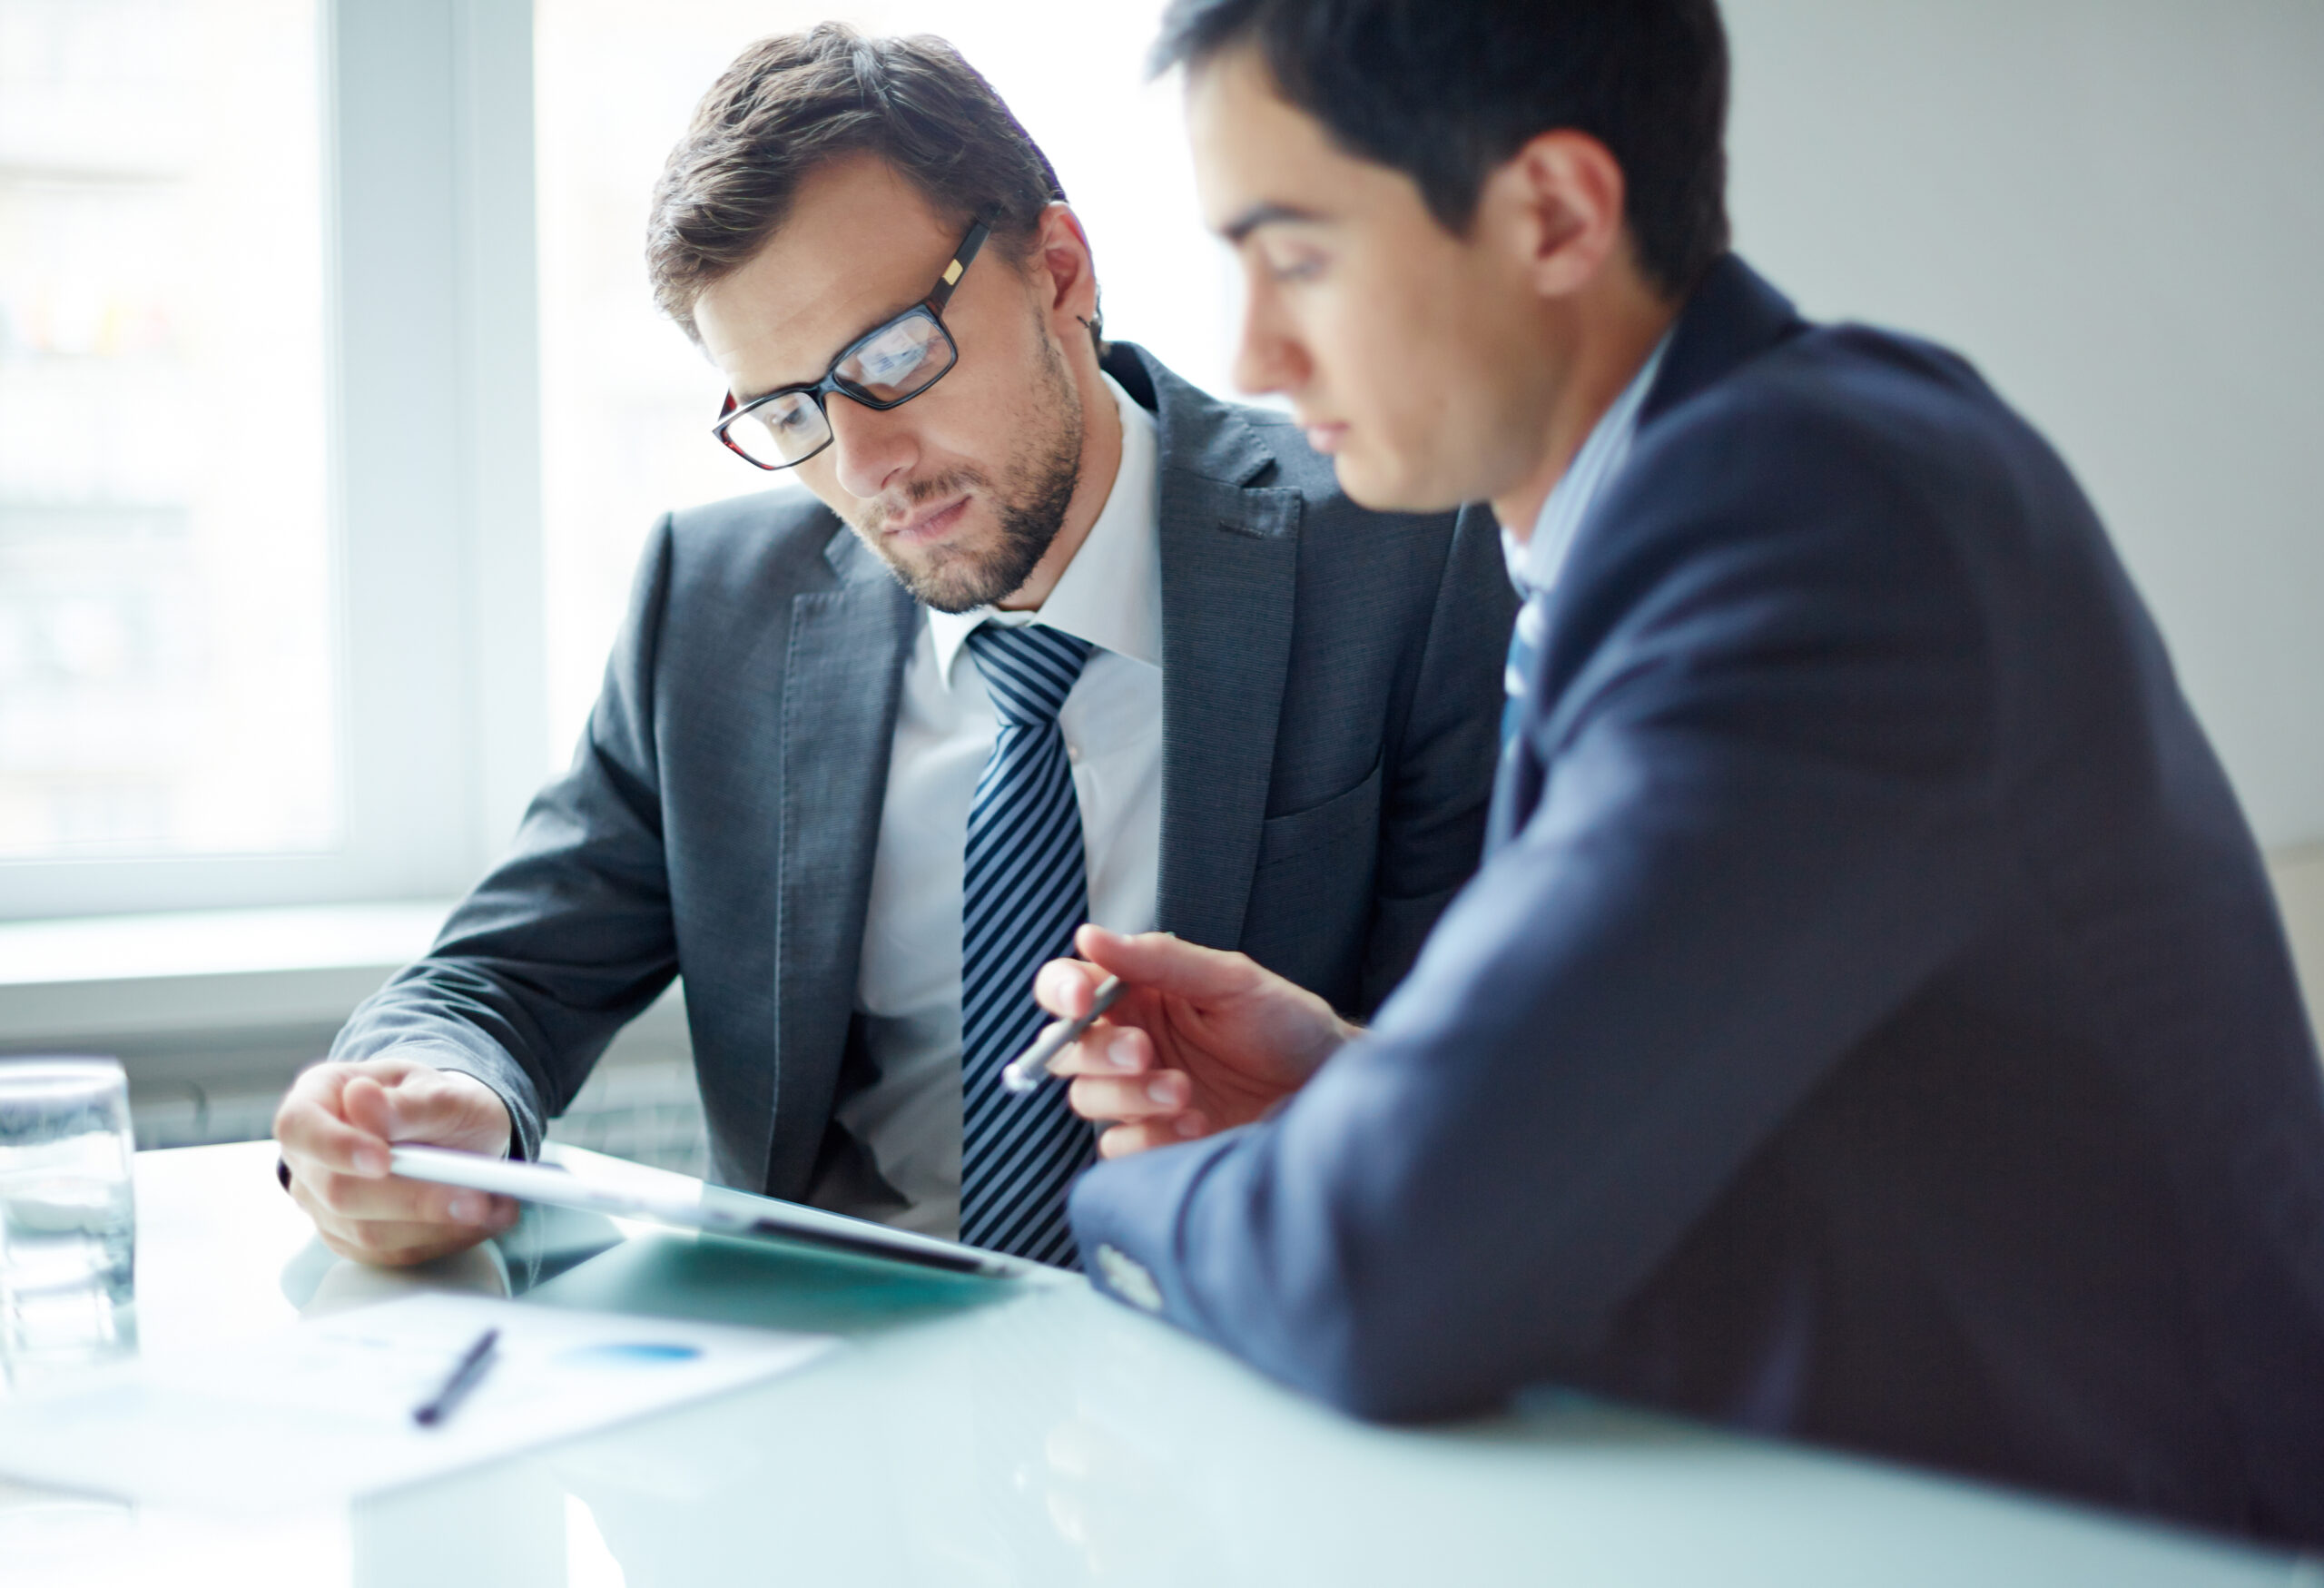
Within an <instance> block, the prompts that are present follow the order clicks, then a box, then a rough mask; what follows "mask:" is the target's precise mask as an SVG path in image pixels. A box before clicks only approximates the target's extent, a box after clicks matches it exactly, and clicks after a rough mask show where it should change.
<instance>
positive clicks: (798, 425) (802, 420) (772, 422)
mask: <svg viewBox="0 0 2324 1588" xmlns="http://www.w3.org/2000/svg"><path fill="white" fill-rule="evenodd" d="M813 406H814V405H813V404H812V403H807V402H779V403H776V404H775V405H774V411H773V412H772V413H770V412H768V411H767V410H766V409H760V410H759V419H760V421H761V422H762V423H763V424H764V425H765V426H766V428H767V429H770V430H773V432H774V433H775V434H776V435H778V436H779V435H782V434H783V432H784V431H786V430H787V431H790V432H792V433H793V434H796V433H797V432H798V431H801V430H803V429H806V428H807V410H808V409H811V408H812V407H813Z"/></svg>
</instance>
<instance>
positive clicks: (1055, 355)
mask: <svg viewBox="0 0 2324 1588" xmlns="http://www.w3.org/2000/svg"><path fill="white" fill-rule="evenodd" d="M1041 351H1042V354H1043V357H1042V360H1041V364H1042V368H1041V370H1040V373H1039V376H1038V377H1037V380H1038V382H1039V385H1040V386H1041V387H1042V388H1044V389H1045V390H1043V391H1042V393H1041V397H1042V400H1041V401H1040V403H1039V405H1038V407H1037V408H1036V409H1035V412H1034V415H1033V428H1032V429H1031V431H1030V432H1029V433H1028V434H1027V435H1026V436H1025V438H1024V439H1023V441H1022V443H1021V444H1020V445H1019V447H1018V449H1017V453H1016V456H1014V457H1013V458H1011V459H1009V469H1008V473H1007V475H1006V476H1005V478H1004V482H1003V484H1001V485H1000V486H996V485H994V483H993V482H992V480H991V479H990V478H989V477H988V476H987V475H986V474H985V473H984V472H983V471H982V470H981V469H973V468H971V469H954V470H953V471H951V472H950V473H949V474H947V475H944V476H943V477H941V478H938V479H933V480H928V481H924V482H922V483H921V484H920V485H917V486H915V487H914V488H912V490H911V503H912V505H913V506H914V507H918V506H919V505H920V504H921V503H922V502H927V501H934V500H941V499H942V498H945V497H949V496H952V495H955V494H956V493H958V492H960V490H962V489H965V488H969V487H972V486H981V487H983V488H985V491H986V493H987V495H988V496H989V498H990V500H991V502H992V505H993V511H994V513H995V515H996V516H997V517H998V518H1000V540H999V542H998V543H997V544H995V545H993V546H991V547H989V548H985V549H983V550H978V551H970V550H960V549H955V548H953V547H938V548H937V549H936V551H935V554H934V555H933V556H932V557H930V558H929V560H928V561H927V562H925V563H922V564H920V565H918V566H911V565H908V564H906V563H905V562H904V561H903V560H902V559H901V558H899V557H894V556H891V554H890V553H889V552H888V550H887V548H886V546H885V544H884V542H883V540H882V538H881V536H880V534H879V533H878V531H877V530H870V531H866V532H865V535H864V538H866V539H868V540H869V541H871V543H872V549H873V550H875V551H877V552H879V554H880V556H881V560H883V561H884V562H886V563H887V565H888V567H889V569H890V570H891V572H893V573H894V575H895V576H896V577H897V578H898V579H899V580H900V581H901V582H902V584H903V587H904V588H905V589H907V590H910V591H911V594H912V597H913V598H914V599H915V600H918V601H920V602H921V603H922V604H923V605H925V606H929V607H934V608H936V610H937V611H939V612H966V611H969V610H970V609H971V608H972V607H990V606H991V605H992V604H993V603H994V602H996V601H999V600H1000V599H1001V598H1002V597H1006V596H1008V595H1009V593H1010V592H1012V591H1014V590H1017V589H1019V587H1022V586H1023V585H1024V583H1025V581H1026V580H1027V579H1028V578H1029V577H1031V576H1032V572H1033V569H1034V568H1035V567H1038V566H1039V563H1040V560H1041V558H1042V557H1045V556H1047V555H1048V554H1049V547H1051V546H1052V545H1054V544H1055V543H1056V541H1057V536H1058V531H1059V529H1061V528H1064V525H1065V510H1066V508H1068V506H1070V505H1071V503H1072V501H1073V493H1074V491H1075V490H1076V489H1077V488H1078V487H1079V486H1080V484H1081V393H1080V392H1079V391H1078V390H1076V389H1075V387H1074V384H1073V376H1072V374H1071V372H1070V371H1069V370H1067V368H1066V364H1065V360H1064V358H1063V357H1062V356H1060V355H1059V352H1058V350H1057V349H1056V348H1055V347H1054V346H1053V345H1051V344H1050V343H1049V341H1048V340H1047V339H1046V338H1044V339H1043V340H1042V344H1041Z"/></svg>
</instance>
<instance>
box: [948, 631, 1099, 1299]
mask: <svg viewBox="0 0 2324 1588" xmlns="http://www.w3.org/2000/svg"><path fill="white" fill-rule="evenodd" d="M969 654H970V656H974V657H975V658H976V663H977V670H978V671H979V672H980V673H982V674H983V675H984V684H985V690H986V693H988V694H989V695H991V696H992V705H993V709H994V711H996V712H997V713H998V714H999V715H1000V733H999V734H998V735H996V736H995V737H994V739H993V744H992V758H991V759H990V760H989V761H987V762H986V763H985V767H984V775H983V776H981V777H980V778H979V779H978V780H977V792H976V798H975V800H974V802H973V803H972V804H970V807H969V838H968V853H967V861H968V864H967V868H966V875H965V879H964V880H965V886H964V888H963V889H962V893H961V899H960V1076H961V1080H960V1092H961V1114H960V1238H961V1239H962V1240H964V1241H966V1242H968V1243H969V1244H970V1245H971V1246H980V1247H985V1248H989V1249H990V1250H993V1251H1001V1252H1009V1253H1010V1254H1012V1255H1014V1256H1017V1257H1023V1258H1033V1259H1035V1260H1036V1261H1038V1262H1044V1263H1055V1264H1059V1265H1060V1266H1064V1265H1069V1264H1071V1263H1072V1261H1073V1258H1074V1250H1073V1230H1072V1228H1071V1227H1070V1226H1069V1225H1068V1223H1067V1222H1066V1216H1065V1193H1066V1189H1067V1188H1068V1186H1069V1185H1071V1184H1072V1181H1073V1177H1074V1176H1075V1175H1077V1174H1078V1173H1080V1172H1081V1170H1082V1169H1083V1168H1084V1167H1085V1166H1087V1165H1088V1162H1089V1160H1090V1159H1091V1158H1092V1157H1093V1156H1094V1155H1095V1151H1096V1147H1097V1136H1096V1134H1095V1132H1094V1131H1093V1129H1092V1128H1091V1127H1090V1125H1089V1123H1088V1121H1087V1120H1085V1119H1079V1118H1077V1117H1076V1116H1075V1115H1074V1114H1073V1112H1072V1111H1071V1110H1068V1108H1067V1107H1066V1102H1065V1088H1064V1087H1062V1086H1045V1087H1043V1088H1042V1089H1041V1090H1039V1091H1037V1092H1033V1093H1031V1094H1030V1095H1028V1096H1013V1095H1011V1094H1010V1093H1009V1092H1006V1091H1004V1090H1001V1086H1000V1072H1001V1070H1002V1069H1003V1068H1004V1067H1005V1066H1006V1065H1007V1064H1008V1062H1009V1060H1011V1059H1013V1058H1015V1057H1016V1056H1017V1054H1018V1053H1019V1051H1021V1050H1023V1048H1024V1047H1025V1045H1026V1044H1027V1043H1028V1042H1029V1041H1032V1040H1033V1037H1034V1035H1035V1034H1036V1033H1037V1032H1039V1031H1040V1029H1041V1027H1042V1026H1043V1025H1045V1024H1046V1023H1048V1020H1049V1017H1048V1016H1047V1015H1045V1014H1043V1013H1042V1012H1041V1011H1040V1008H1039V1005H1037V1004H1036V1003H1034V1001H1033V973H1034V972H1036V971H1038V970H1039V969H1040V967H1041V965H1042V964H1043V963H1044V962H1047V961H1049V960H1053V959H1056V958H1058V957H1059V955H1062V954H1067V953H1070V952H1072V948H1073V929H1074V928H1075V927H1077V926H1078V925H1080V924H1081V922H1084V921H1085V920H1087V919H1088V914H1089V884H1088V868H1087V865H1086V863H1085V861H1084V858H1083V854H1082V845H1081V807H1080V805H1079V804H1078V803H1077V802H1076V801H1075V799H1074V794H1073V768H1072V766H1071V765H1070V764H1068V761H1067V759H1066V754H1065V735H1064V733H1063V732H1062V731H1061V730H1060V729H1059V727H1058V724H1057V714H1058V708H1059V706H1062V705H1064V704H1065V697H1066V695H1068V694H1069V693H1070V692H1071V691H1072V688H1073V683H1074V680H1075V679H1077V678H1078V677H1079V676H1081V668H1082V665H1083V664H1084V663H1085V662H1087V661H1088V659H1089V646H1088V642H1087V641H1085V640H1078V639H1075V638H1073V637H1072V636H1069V635H1063V634H1059V633H1058V632H1057V630H1055V629H1053V628H1044V627H1042V626H1039V624H1033V625H1030V626H1026V627H1023V628H1003V627H1001V626H999V625H996V624H990V623H988V624H986V625H985V626H983V627H981V628H979V629H978V630H977V631H976V632H975V633H973V634H971V635H970V636H969Z"/></svg>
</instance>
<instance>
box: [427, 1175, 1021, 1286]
mask: <svg viewBox="0 0 2324 1588" xmlns="http://www.w3.org/2000/svg"><path fill="white" fill-rule="evenodd" d="M388 1165H389V1169H391V1170H392V1171H393V1172H395V1173H397V1174H399V1175H402V1176H403V1177H405V1178H406V1179H415V1180H433V1181H435V1182H437V1183H438V1184H439V1185H446V1186H465V1187H467V1188H468V1189H470V1190H476V1191H490V1192H492V1193H494V1194H495V1195H497V1196H502V1197H514V1198H517V1199H518V1200H520V1201H525V1202H546V1203H548V1204H549V1205H550V1206H552V1207H556V1208H580V1209H582V1210H583V1211H585V1212H589V1213H603V1214H605V1215H606V1216H607V1217H608V1218H635V1219H643V1220H645V1222H647V1223H650V1224H659V1225H663V1226H665V1227H667V1228H673V1229H691V1230H697V1231H700V1232H702V1233H703V1234H706V1235H715V1236H721V1237H724V1238H727V1239H730V1240H743V1241H750V1242H753V1243H754V1244H761V1245H766V1246H792V1247H799V1246H804V1247H812V1248H817V1249H819V1250H822V1251H834V1252H845V1253H847V1254H848V1255H849V1256H851V1257H859V1258H881V1259H884V1260H886V1261H889V1262H898V1263H913V1264H917V1265H918V1266H919V1267H923V1268H940V1269H943V1270H944V1271H946V1272H948V1273H953V1274H979V1275H983V1276H986V1277H991V1278H999V1279H1020V1278H1025V1277H1029V1276H1030V1275H1034V1274H1039V1273H1044V1272H1047V1270H1046V1269H1044V1268H1043V1267H1041V1265H1040V1264H1039V1263H1035V1262H1031V1261H1029V1260H1028V1259H1026V1258H1011V1257H1004V1256H1003V1255H1002V1254H1000V1253H999V1252H989V1251H985V1250H982V1249H980V1248H977V1247H972V1246H962V1245H960V1244H959V1243H958V1242H957V1241H949V1240H938V1239H936V1238H933V1237H931V1236H925V1235H914V1234H912V1233H911V1231H909V1230H902V1229H891V1228H888V1227H887V1226H886V1225H884V1224H874V1223H872V1222H871V1221H870V1220H869V1219H864V1218H846V1217H844V1216H843V1215H841V1214H837V1213H826V1212H824V1211H822V1209H821V1208H803V1207H801V1206H800V1205H799V1204H797V1203H796V1202H778V1201H776V1200H775V1199H774V1198H771V1197H753V1196H751V1195H750V1194H749V1193H747V1192H743V1191H736V1190H731V1189H727V1188H726V1187H724V1186H712V1185H708V1184H705V1183H704V1182H703V1181H701V1180H695V1179H686V1178H685V1177H684V1176H682V1175H664V1174H659V1173H656V1174H655V1175H654V1176H653V1182H652V1184H651V1185H650V1186H648V1185H623V1184H619V1183H616V1182H615V1181H613V1180H611V1179H606V1178H603V1177H596V1176H592V1175H590V1174H588V1173H587V1172H586V1171H581V1172H576V1171H575V1170H573V1169H566V1168H564V1167H562V1166H560V1165H556V1164H547V1163H526V1162H523V1161H522V1160H519V1159H501V1158H486V1157H484V1156H483V1155H481V1154H479V1153H474V1152H454V1151H451V1150H449V1149H446V1148H441V1147H398V1148H395V1149H391V1150H390V1151H389V1154H388Z"/></svg>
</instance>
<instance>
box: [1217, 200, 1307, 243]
mask: <svg viewBox="0 0 2324 1588" xmlns="http://www.w3.org/2000/svg"><path fill="white" fill-rule="evenodd" d="M1323 219H1324V217H1323V216H1321V215H1319V214H1317V213H1315V212H1314V211H1313V210H1302V209H1299V208H1297V207H1295V206H1294V205H1291V204H1279V203H1276V202H1274V201H1272V200H1269V201H1266V202H1262V203H1256V204H1253V205H1252V206H1251V207H1250V208H1249V209H1247V210H1246V211H1244V212H1242V213H1241V214H1239V215H1237V216H1236V217H1235V219H1233V220H1232V221H1229V222H1226V225H1224V226H1221V227H1220V228H1219V229H1218V234H1219V235H1220V236H1221V237H1224V238H1225V239H1226V241H1227V242H1231V243H1234V244H1236V246H1237V247H1240V246H1241V245H1242V242H1243V239H1245V238H1246V237H1248V236H1249V235H1250V234H1251V233H1252V232H1256V231H1257V230H1258V229H1259V228H1260V227H1262V226H1273V225H1277V224H1279V223H1281V222H1302V221H1308V222H1313V221H1321V220H1323Z"/></svg>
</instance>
